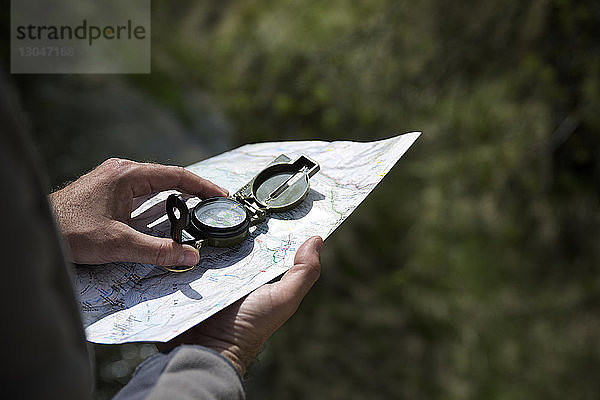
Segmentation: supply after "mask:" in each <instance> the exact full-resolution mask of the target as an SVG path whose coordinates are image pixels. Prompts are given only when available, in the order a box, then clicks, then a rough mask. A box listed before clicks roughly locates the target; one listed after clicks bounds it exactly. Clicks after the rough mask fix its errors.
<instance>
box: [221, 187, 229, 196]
mask: <svg viewBox="0 0 600 400" xmlns="http://www.w3.org/2000/svg"><path fill="white" fill-rule="evenodd" d="M219 189H221V192H223V196H225V197H227V196H229V190H227V189H223V188H222V187H220V186H219Z"/></svg>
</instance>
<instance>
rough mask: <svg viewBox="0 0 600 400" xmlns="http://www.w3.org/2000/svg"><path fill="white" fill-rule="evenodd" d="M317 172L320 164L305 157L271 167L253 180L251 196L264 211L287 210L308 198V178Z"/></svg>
mask: <svg viewBox="0 0 600 400" xmlns="http://www.w3.org/2000/svg"><path fill="white" fill-rule="evenodd" d="M288 160H289V159H288ZM318 171H319V164H317V163H316V162H314V161H313V160H311V159H309V158H308V157H306V156H300V157H298V158H297V159H296V160H294V161H293V162H282V163H274V164H271V165H270V166H268V167H267V168H265V169H264V170H262V171H261V172H260V173H259V174H258V175H257V176H256V178H254V181H253V182H252V194H253V196H254V198H255V199H256V201H257V202H258V203H260V204H261V205H262V206H264V207H265V209H267V210H270V211H285V210H289V209H291V208H293V207H295V206H297V205H298V204H299V203H300V202H302V200H304V198H305V197H306V196H307V195H308V192H309V190H310V184H309V178H310V177H311V176H313V175H314V174H316V173H317V172H318Z"/></svg>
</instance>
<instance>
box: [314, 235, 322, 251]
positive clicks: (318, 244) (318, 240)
mask: <svg viewBox="0 0 600 400" xmlns="http://www.w3.org/2000/svg"><path fill="white" fill-rule="evenodd" d="M315 241H316V243H315V249H316V250H317V253H319V254H321V249H322V248H323V239H322V238H321V237H320V236H317V237H316V238H315Z"/></svg>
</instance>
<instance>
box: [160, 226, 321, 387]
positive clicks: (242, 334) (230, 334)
mask: <svg viewBox="0 0 600 400" xmlns="http://www.w3.org/2000/svg"><path fill="white" fill-rule="evenodd" d="M322 246H323V239H321V238H320V237H318V236H315V237H312V238H310V239H308V240H307V241H306V242H305V243H304V244H303V245H302V246H300V248H299V249H298V252H297V253H296V257H295V259H294V266H293V267H292V268H290V270H289V271H287V272H286V273H285V274H284V275H283V277H282V278H281V280H279V281H277V282H274V283H270V284H267V285H264V286H261V287H260V288H258V289H257V290H255V291H254V292H252V293H250V294H249V295H248V296H246V297H245V298H243V299H241V300H239V301H238V302H236V303H234V304H232V305H231V306H229V307H227V308H226V309H224V310H222V311H220V312H218V313H217V314H215V315H213V316H212V317H210V318H209V319H207V320H206V321H204V322H202V323H200V324H199V325H197V326H195V327H194V328H192V329H190V330H188V331H186V332H185V333H183V334H181V335H179V336H177V337H176V338H175V339H173V340H171V341H170V342H168V343H164V344H159V345H158V348H159V350H161V351H167V350H170V349H172V348H173V347H175V346H178V345H180V344H199V345H202V346H205V347H208V348H211V349H213V350H215V351H217V352H219V353H221V355H223V356H224V357H226V358H227V359H228V360H229V361H231V363H232V364H233V365H234V366H235V367H236V368H237V370H238V371H239V372H240V374H241V375H242V376H243V375H244V374H245V372H246V369H247V368H248V366H249V365H250V362H251V361H252V360H253V359H254V357H255V356H256V353H257V352H258V350H259V349H260V348H261V346H262V345H263V343H264V342H265V341H266V340H267V339H268V338H269V337H270V336H271V335H272V334H273V332H275V331H276V330H277V328H279V327H280V326H281V325H283V323H284V322H285V321H287V319H288V318H289V317H291V316H292V314H294V312H296V310H297V309H298V306H299V305H300V302H301V301H302V299H303V298H304V296H305V295H306V293H308V290H309V289H310V288H311V287H312V285H313V284H314V283H315V282H316V281H317V279H318V278H319V275H320V273H321V263H320V261H319V253H320V251H321V247H322Z"/></svg>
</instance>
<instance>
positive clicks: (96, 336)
mask: <svg viewBox="0 0 600 400" xmlns="http://www.w3.org/2000/svg"><path fill="white" fill-rule="evenodd" d="M419 135H420V133H419V132H412V133H407V134H404V135H399V136H396V137H393V138H390V139H385V140H380V141H376V142H366V143H365V142H362V143H361V142H350V141H340V142H322V141H299V142H273V143H259V144H250V145H245V146H242V147H239V148H237V149H234V150H231V151H228V152H226V153H223V154H220V155H218V156H215V157H212V158H210V159H207V160H204V161H201V162H199V163H196V164H193V165H191V166H189V167H187V169H189V170H190V171H192V172H194V173H196V174H197V175H199V176H201V177H203V178H206V179H208V180H211V181H213V182H214V183H216V184H218V185H219V186H221V187H224V188H225V189H227V190H229V192H230V193H234V192H235V191H236V190H237V189H239V188H240V187H241V186H243V185H244V184H245V183H246V182H248V181H249V180H250V179H252V178H253V177H254V176H255V175H256V174H257V173H258V172H259V171H260V170H262V169H263V168H264V167H265V166H267V165H268V164H269V163H270V162H271V161H273V159H274V158H275V157H277V156H278V155H280V154H285V155H287V156H288V157H290V158H291V159H295V158H296V157H298V156H299V155H301V154H305V155H307V156H309V157H310V158H312V159H313V160H315V161H316V162H318V163H319V164H320V166H321V170H320V171H319V172H318V173H317V174H316V175H315V176H313V177H312V178H311V180H310V185H311V189H310V192H309V194H308V197H307V198H306V199H305V200H304V201H303V202H302V203H301V204H300V205H299V206H298V207H296V208H295V209H293V210H291V211H287V212H281V213H276V214H271V216H270V218H268V220H267V222H265V223H263V224H259V225H258V226H257V227H256V228H255V229H254V230H251V231H250V235H249V236H248V238H246V240H245V241H244V242H242V243H240V244H239V245H237V246H235V247H231V248H214V247H203V248H202V249H201V252H200V263H199V264H198V266H196V268H195V269H194V270H192V271H189V272H185V273H173V272H168V271H166V270H164V269H163V268H160V267H157V266H154V265H150V264H137V263H111V264H104V265H95V266H77V268H75V271H74V275H73V279H74V282H75V288H76V290H77V292H78V294H79V301H80V307H81V311H82V315H83V319H84V326H85V328H86V336H87V339H88V340H89V341H91V342H96V343H107V344H117V343H126V342H140V341H143V342H146V341H152V342H154V341H159V342H165V341H168V340H170V339H172V338H173V337H175V336H177V335H179V334H180V333H182V332H184V331H186V330H188V329H189V328H191V327H193V326H194V325H196V324H198V323H199V322H201V321H203V320H205V319H206V318H208V317H210V316H211V315H213V314H215V313H216V312H218V311H220V310H222V309H223V308H225V307H227V306H228V305H230V304H232V303H234V302H235V301H237V300H239V299H240V298H242V297H243V296H245V295H247V294H248V293H250V292H251V291H253V290H255V289H257V288H258V287H260V286H262V285H264V284H265V283H267V282H269V281H271V280H273V279H275V278H277V277H278V276H280V275H281V274H283V273H284V272H285V271H287V270H288V269H289V268H290V267H291V266H292V265H293V261H294V255H295V253H296V250H297V248H298V247H299V246H300V245H301V244H302V243H303V242H304V241H305V240H306V239H308V238H309V237H311V236H314V235H319V236H321V237H322V238H323V239H325V238H327V237H328V236H329V235H330V234H331V233H332V232H333V231H334V230H335V229H336V228H337V227H338V226H340V225H341V224H342V222H343V221H344V220H345V219H346V218H347V217H348V216H349V215H350V214H351V213H352V212H353V211H354V210H355V209H356V207H358V205H359V204H360V203H361V202H362V201H363V200H364V199H365V198H366V197H367V195H368V194H369V193H370V192H371V191H372V190H373V189H374V188H375V186H376V185H377V184H378V183H379V182H380V181H381V180H382V179H383V177H384V176H385V175H386V174H387V173H388V172H389V171H390V169H391V168H392V167H393V166H394V164H395V163H396V162H397V161H398V160H399V159H400V157H402V155H403V154H404V153H405V152H406V151H407V150H408V148H409V147H410V146H411V145H412V144H413V143H414V141H415V140H416V139H417V138H418V137H419ZM170 193H175V192H173V191H166V192H161V193H159V194H156V195H153V196H151V197H149V198H147V199H144V200H145V201H144V202H143V203H141V205H139V207H137V208H136V209H135V210H134V211H133V212H132V220H131V224H132V225H133V226H134V227H135V228H136V229H139V230H141V231H143V232H147V233H150V234H153V235H156V236H168V232H169V222H168V219H167V217H166V215H165V200H166V198H167V196H168V195H169V194H170ZM198 201H199V200H198V199H197V198H190V199H189V200H188V206H189V207H192V206H194V205H195V204H197V203H198Z"/></svg>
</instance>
